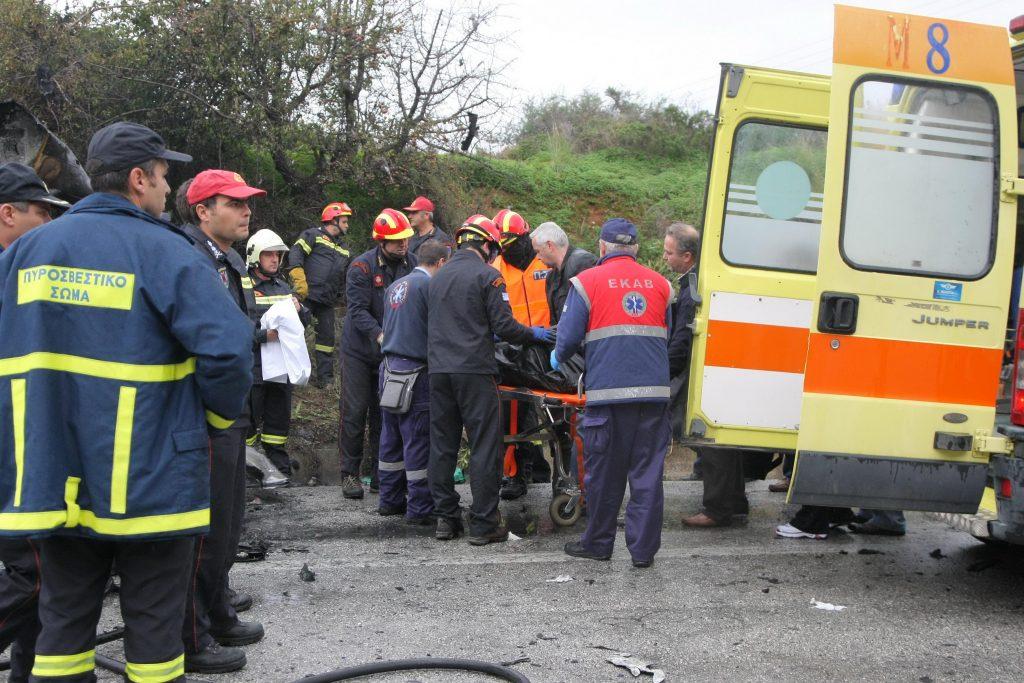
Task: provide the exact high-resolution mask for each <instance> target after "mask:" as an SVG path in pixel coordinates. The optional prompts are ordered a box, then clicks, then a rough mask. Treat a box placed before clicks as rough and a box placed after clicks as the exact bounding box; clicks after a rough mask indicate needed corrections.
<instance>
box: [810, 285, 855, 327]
mask: <svg viewBox="0 0 1024 683" xmlns="http://www.w3.org/2000/svg"><path fill="white" fill-rule="evenodd" d="M859 307H860V298H859V297H858V296H857V295H856V294H841V293H839V292H822V294H821V303H820V304H819V305H818V331H819V332H832V333H833V334H853V333H854V332H856V331H857V310H858V308H859Z"/></svg>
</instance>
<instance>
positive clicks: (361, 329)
mask: <svg viewBox="0 0 1024 683" xmlns="http://www.w3.org/2000/svg"><path fill="white" fill-rule="evenodd" d="M415 267H416V257H415V256H413V255H412V254H406V256H405V258H404V259H402V260H401V261H391V260H389V259H386V258H384V253H383V252H382V251H381V249H380V247H379V246H378V247H374V248H373V249H371V250H370V251H368V252H366V253H365V254H360V255H359V256H357V257H356V258H354V259H353V260H352V265H351V266H350V267H349V269H348V282H347V283H346V286H345V297H346V299H347V300H348V309H347V310H346V311H345V324H344V327H343V329H342V332H341V352H342V353H347V354H349V355H351V356H355V357H356V358H360V359H362V360H364V361H367V362H370V363H373V364H374V365H377V364H379V363H380V362H381V360H383V358H384V357H383V356H382V355H381V351H380V344H378V343H377V339H378V337H380V335H381V332H382V327H381V326H382V324H383V323H384V306H385V304H384V292H385V291H387V288H388V287H390V286H391V283H392V282H394V281H395V280H397V279H399V278H402V277H405V276H406V275H408V274H409V273H411V272H412V270H413V268H415Z"/></svg>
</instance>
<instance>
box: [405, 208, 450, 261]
mask: <svg viewBox="0 0 1024 683" xmlns="http://www.w3.org/2000/svg"><path fill="white" fill-rule="evenodd" d="M402 211H404V212H405V215H406V216H408V217H409V225H411V226H412V229H413V230H415V231H416V234H414V235H413V236H412V237H411V238H409V253H411V254H413V255H414V256H418V255H419V252H420V247H422V246H423V243H424V242H426V241H427V240H437V241H438V242H440V243H441V244H443V245H445V246H446V247H449V248H451V247H452V245H453V243H452V238H451V236H450V235H449V234H448V233H446V232H445V231H444V230H442V229H441V228H439V227H437V226H436V225H434V202H432V201H430V200H429V199H427V198H426V197H423V196H420V197H417V198H416V199H414V200H413V202H412V204H410V205H409V206H407V207H405V208H404V209H402Z"/></svg>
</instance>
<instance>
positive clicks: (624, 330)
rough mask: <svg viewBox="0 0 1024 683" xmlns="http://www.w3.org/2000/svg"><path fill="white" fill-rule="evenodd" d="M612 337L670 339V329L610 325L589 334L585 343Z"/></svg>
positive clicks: (650, 326)
mask: <svg viewBox="0 0 1024 683" xmlns="http://www.w3.org/2000/svg"><path fill="white" fill-rule="evenodd" d="M610 337H654V338H656V339H668V329H666V328H664V327H658V326H655V325H609V326H608V327H599V328H597V329H596V330H591V331H590V332H587V334H586V336H585V337H584V338H583V342H584V343H590V342H594V341H598V340H601V339H608V338H610Z"/></svg>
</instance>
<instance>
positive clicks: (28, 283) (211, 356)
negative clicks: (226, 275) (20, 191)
mask: <svg viewBox="0 0 1024 683" xmlns="http://www.w3.org/2000/svg"><path fill="white" fill-rule="evenodd" d="M252 362H253V361H252V326H251V323H250V322H249V320H248V319H247V318H246V316H245V315H244V314H243V313H242V312H241V311H240V310H239V308H238V305H237V304H236V303H235V302H233V301H231V298H230V296H229V295H228V291H227V290H226V289H225V288H224V286H223V285H222V284H221V282H220V280H219V279H218V276H217V273H216V271H215V270H214V268H213V267H211V265H210V262H209V260H208V259H204V258H203V257H202V256H201V255H200V254H199V253H198V252H197V251H196V249H195V248H194V247H193V245H192V244H191V242H190V240H189V239H188V238H187V237H186V236H185V235H184V234H183V233H182V232H180V231H179V230H178V229H177V228H175V227H174V226H172V225H170V224H169V223H165V222H164V221H161V220H159V219H157V218H153V217H151V216H149V215H148V214H146V213H144V212H143V211H141V210H140V209H138V208H137V207H135V205H133V204H131V203H130V202H129V201H128V200H126V199H124V198H122V197H119V196H115V195H111V194H102V193H101V194H94V195H91V196H89V197H87V198H86V199H83V200H82V201H80V202H79V203H78V204H76V205H75V206H74V207H72V208H71V209H70V210H69V211H68V212H67V213H66V214H64V215H63V216H61V217H60V218H58V219H57V220H55V221H53V222H51V223H50V224H48V225H47V226H46V227H45V229H39V230H34V231H32V232H30V233H28V234H26V235H25V236H23V237H21V238H20V239H18V241H17V242H15V244H13V245H12V246H11V248H10V249H9V250H8V252H7V253H5V255H4V258H3V260H2V261H0V535H22V536H24V535H30V534H31V535H40V534H42V535H46V534H49V533H54V532H57V533H61V534H72V535H86V536H94V537H101V538H129V537H131V538H148V537H156V536H167V535H192V534H198V533H203V532H205V531H206V530H207V528H208V525H209V516H210V513H209V507H210V482H209V457H210V456H209V441H208V436H207V424H208V423H209V424H211V425H213V426H215V427H218V428H225V427H227V426H229V425H230V424H231V422H232V420H233V419H234V418H235V417H237V416H238V415H239V414H240V413H241V411H242V406H243V404H244V402H245V400H246V397H247V394H248V389H249V385H250V382H251V380H252Z"/></svg>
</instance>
